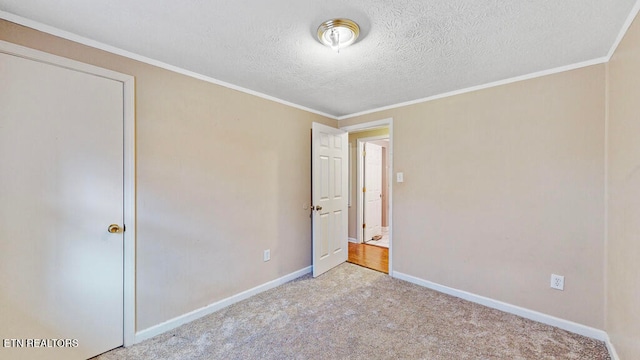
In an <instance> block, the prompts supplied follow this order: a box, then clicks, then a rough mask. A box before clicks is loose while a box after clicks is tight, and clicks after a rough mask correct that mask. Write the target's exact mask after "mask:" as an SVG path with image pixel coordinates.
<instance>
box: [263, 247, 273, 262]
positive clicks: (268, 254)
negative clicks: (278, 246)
mask: <svg viewBox="0 0 640 360" xmlns="http://www.w3.org/2000/svg"><path fill="white" fill-rule="evenodd" d="M263 259H264V261H269V260H271V249H267V250H265V251H264V255H263Z"/></svg>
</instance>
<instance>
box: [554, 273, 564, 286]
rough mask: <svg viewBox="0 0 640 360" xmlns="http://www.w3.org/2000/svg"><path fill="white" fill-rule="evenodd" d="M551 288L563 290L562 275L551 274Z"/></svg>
mask: <svg viewBox="0 0 640 360" xmlns="http://www.w3.org/2000/svg"><path fill="white" fill-rule="evenodd" d="M551 288H552V289H557V290H564V276H562V275H556V274H551Z"/></svg>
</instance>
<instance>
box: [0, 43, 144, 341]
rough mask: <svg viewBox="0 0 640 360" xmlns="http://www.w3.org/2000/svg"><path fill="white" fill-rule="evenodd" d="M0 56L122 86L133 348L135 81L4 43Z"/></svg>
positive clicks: (128, 321)
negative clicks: (75, 72) (43, 64)
mask: <svg viewBox="0 0 640 360" xmlns="http://www.w3.org/2000/svg"><path fill="white" fill-rule="evenodd" d="M0 52H2V53H5V54H9V55H14V56H18V57H21V58H24V59H29V60H33V61H37V62H41V63H45V64H50V65H54V66H59V67H62V68H66V69H70V70H75V71H80V72H83V73H86V74H91V75H96V76H100V77H103V78H107V79H111V80H114V81H118V82H121V83H122V88H123V106H124V108H123V120H124V124H123V125H124V127H123V130H124V134H123V140H124V146H123V147H124V157H123V172H124V176H123V191H124V194H123V220H124V226H125V231H124V233H123V272H124V277H123V287H124V288H123V294H124V296H123V299H122V300H123V320H124V321H123V324H124V328H123V339H122V343H123V345H124V346H129V345H133V344H134V342H135V331H136V327H135V326H136V322H135V321H136V299H135V284H136V281H135V277H136V274H135V259H136V254H135V252H136V201H135V199H136V193H135V191H136V183H135V179H136V173H135V172H136V164H135V160H136V159H135V78H134V77H133V76H131V75H126V74H122V73H119V72H115V71H112V70H108V69H104V68H100V67H97V66H94V65H89V64H85V63H82V62H79V61H75V60H71V59H67V58H63V57H60V56H57V55H52V54H49V53H46V52H42V51H39V50H35V49H31V48H28V47H24V46H20V45H16V44H13V43H10V42H6V41H2V40H0Z"/></svg>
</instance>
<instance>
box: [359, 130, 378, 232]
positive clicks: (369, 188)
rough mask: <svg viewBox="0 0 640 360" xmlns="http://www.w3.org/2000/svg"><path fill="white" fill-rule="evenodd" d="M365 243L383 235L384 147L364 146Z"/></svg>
mask: <svg viewBox="0 0 640 360" xmlns="http://www.w3.org/2000/svg"><path fill="white" fill-rule="evenodd" d="M364 154H365V155H364V171H363V173H364V189H363V195H364V196H363V198H364V206H363V208H364V228H363V231H364V236H363V239H364V241H369V240H371V238H372V237H374V236H376V235H382V147H381V146H380V145H376V144H373V143H370V142H366V143H365V144H364Z"/></svg>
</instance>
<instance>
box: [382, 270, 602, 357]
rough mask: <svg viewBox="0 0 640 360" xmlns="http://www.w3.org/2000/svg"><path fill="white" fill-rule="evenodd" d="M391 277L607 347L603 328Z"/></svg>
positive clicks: (410, 278)
mask: <svg viewBox="0 0 640 360" xmlns="http://www.w3.org/2000/svg"><path fill="white" fill-rule="evenodd" d="M393 277H394V278H397V279H400V280H404V281H408V282H410V283H413V284H416V285H420V286H424V287H426V288H429V289H432V290H435V291H438V292H441V293H445V294H448V295H452V296H455V297H458V298H461V299H464V300H468V301H471V302H474V303H477V304H480V305H484V306H486V307H490V308H493V309H497V310H500V311H504V312H506V313H510V314H514V315H518V316H521V317H523V318H526V319H530V320H533V321H537V322H540V323H543V324H547V325H551V326H555V327H557V328H560V329H563V330H567V331H570V332H572V333H575V334H578V335H583V336H586V337H590V338H593V339H596V340H601V341H604V342H606V343H607V347H609V343H608V338H609V337H608V336H607V333H606V332H604V331H603V330H598V329H595V328H592V327H589V326H586V325H582V324H578V323H575V322H572V321H569V320H564V319H560V318H557V317H555V316H551V315H547V314H543V313H541V312H537V311H534V310H529V309H525V308H523V307H520V306H516V305H512V304H508V303H505V302H502V301H498V300H494V299H491V298H488V297H484V296H480V295H476V294H473V293H470V292H467V291H463V290H458V289H454V288H451V287H448V286H444V285H440V284H436V283H434V282H431V281H428V280H424V279H420V278H417V277H415V276H411V275H407V274H403V273H401V272H398V271H394V272H393ZM610 349H613V347H611V348H610Z"/></svg>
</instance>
